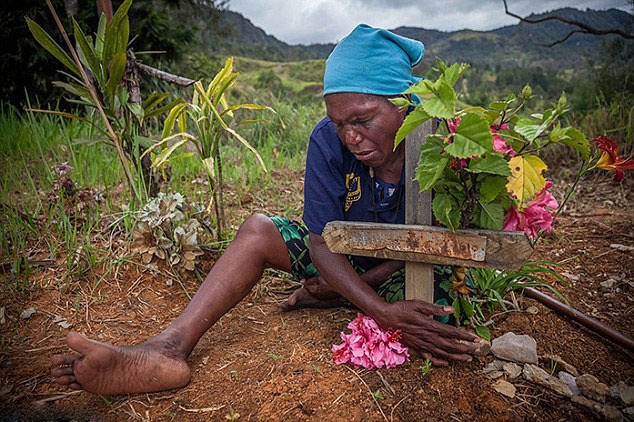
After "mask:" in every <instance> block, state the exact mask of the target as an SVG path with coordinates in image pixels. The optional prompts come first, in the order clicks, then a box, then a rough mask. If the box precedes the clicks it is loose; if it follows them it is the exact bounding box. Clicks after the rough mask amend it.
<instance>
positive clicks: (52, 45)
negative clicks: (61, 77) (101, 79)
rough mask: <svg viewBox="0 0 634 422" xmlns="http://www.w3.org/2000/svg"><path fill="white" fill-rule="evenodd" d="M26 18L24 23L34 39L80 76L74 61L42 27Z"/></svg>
mask: <svg viewBox="0 0 634 422" xmlns="http://www.w3.org/2000/svg"><path fill="white" fill-rule="evenodd" d="M25 19H26V24H27V26H28V27H29V30H30V31H31V34H33V37H34V38H35V40H36V41H37V42H38V43H40V45H41V46H42V47H44V48H45V49H46V51H48V52H49V53H51V54H52V55H53V56H54V57H55V58H56V59H57V60H59V61H60V62H61V63H62V64H63V65H64V66H66V67H67V68H68V69H69V70H70V71H71V72H73V73H74V74H76V75H77V76H81V72H79V68H78V67H77V65H76V64H75V62H74V61H73V60H72V59H71V58H70V56H69V55H68V54H66V52H65V51H64V50H62V48H61V47H60V46H59V44H57V43H56V42H55V40H53V38H51V36H50V35H48V34H47V33H46V31H44V29H42V27H41V26H40V25H38V24H37V23H35V22H34V21H32V20H31V19H29V18H25Z"/></svg>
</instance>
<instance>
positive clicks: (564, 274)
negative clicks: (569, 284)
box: [561, 271, 579, 281]
mask: <svg viewBox="0 0 634 422" xmlns="http://www.w3.org/2000/svg"><path fill="white" fill-rule="evenodd" d="M561 276H562V277H565V278H567V279H568V280H572V281H579V276H578V275H574V274H571V273H569V272H567V271H564V272H562V273H561Z"/></svg>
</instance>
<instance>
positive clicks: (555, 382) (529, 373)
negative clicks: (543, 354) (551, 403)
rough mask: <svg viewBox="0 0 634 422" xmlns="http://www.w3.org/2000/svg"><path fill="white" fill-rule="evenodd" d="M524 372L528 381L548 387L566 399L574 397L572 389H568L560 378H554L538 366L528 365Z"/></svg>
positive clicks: (525, 366)
mask: <svg viewBox="0 0 634 422" xmlns="http://www.w3.org/2000/svg"><path fill="white" fill-rule="evenodd" d="M522 372H523V373H524V378H526V379H527V380H529V381H531V382H534V383H535V384H539V385H543V386H544V387H548V388H550V389H551V390H553V391H554V392H555V393H557V394H561V395H562V396H566V397H571V396H572V395H573V394H572V391H571V390H570V387H568V384H566V383H565V382H563V381H562V380H560V379H559V378H555V377H553V376H552V375H550V374H549V373H548V372H546V371H544V370H543V369H542V368H540V367H539V366H537V365H531V364H530V363H527V364H525V365H524V369H523V371H522Z"/></svg>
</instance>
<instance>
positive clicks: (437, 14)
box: [229, 0, 631, 44]
mask: <svg viewBox="0 0 634 422" xmlns="http://www.w3.org/2000/svg"><path fill="white" fill-rule="evenodd" d="M508 4H509V10H510V11H511V12H514V13H517V14H519V15H521V16H526V15H529V14H530V13H540V12H544V11H547V10H552V9H558V8H560V7H576V8H577V9H586V8H590V9H609V8H612V7H615V8H619V9H622V10H626V11H631V8H630V7H629V6H627V0H576V1H575V0H508ZM229 9H231V10H234V11H236V12H239V13H241V14H242V15H244V16H245V17H246V18H248V19H249V20H250V21H251V22H253V24H255V25H256V26H259V27H260V28H262V29H263V30H264V31H265V32H266V33H267V34H270V35H273V36H275V37H276V38H278V39H280V40H282V41H284V42H287V43H289V44H310V43H328V42H336V41H338V40H340V39H341V38H343V37H345V36H346V35H347V34H348V33H349V32H350V31H352V29H354V27H355V26H356V25H357V24H359V23H367V24H370V25H372V26H378V27H381V28H386V29H393V28H396V27H399V26H418V27H423V28H426V29H439V30H443V31H455V30H459V29H464V28H469V29H475V30H485V31H486V30H489V29H495V28H499V27H501V26H505V25H514V24H515V23H517V19H514V18H512V17H510V16H507V15H506V14H505V13H504V5H503V3H502V0H231V2H230V4H229Z"/></svg>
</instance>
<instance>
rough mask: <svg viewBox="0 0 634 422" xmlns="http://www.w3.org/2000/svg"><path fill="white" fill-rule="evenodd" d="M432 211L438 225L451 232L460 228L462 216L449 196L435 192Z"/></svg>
mask: <svg viewBox="0 0 634 422" xmlns="http://www.w3.org/2000/svg"><path fill="white" fill-rule="evenodd" d="M432 210H433V211H434V216H435V217H436V220H438V221H439V222H440V224H442V225H444V226H445V227H448V228H449V229H450V230H451V231H456V230H457V229H458V228H460V221H461V219H462V215H461V214H460V211H459V209H458V207H457V205H456V204H455V201H454V200H453V198H452V197H451V195H449V194H446V193H441V192H436V193H435V195H434V200H433V201H432Z"/></svg>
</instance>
